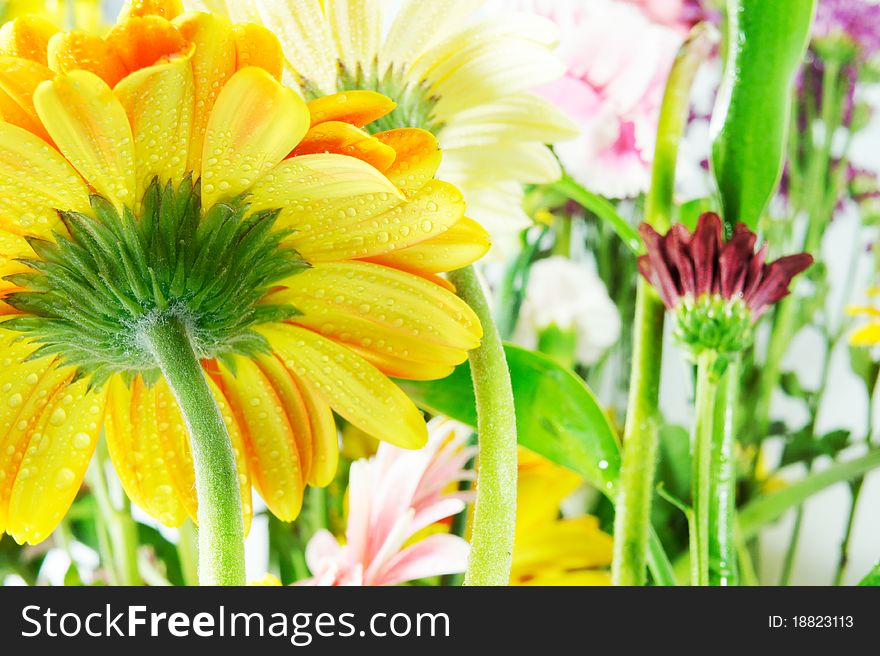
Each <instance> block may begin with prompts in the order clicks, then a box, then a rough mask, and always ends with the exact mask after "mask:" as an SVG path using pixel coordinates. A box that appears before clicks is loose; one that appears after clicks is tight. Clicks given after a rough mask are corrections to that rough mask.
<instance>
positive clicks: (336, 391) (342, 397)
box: [260, 325, 428, 449]
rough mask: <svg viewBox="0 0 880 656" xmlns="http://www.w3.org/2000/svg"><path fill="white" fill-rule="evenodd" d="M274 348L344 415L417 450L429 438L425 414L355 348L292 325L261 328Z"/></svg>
mask: <svg viewBox="0 0 880 656" xmlns="http://www.w3.org/2000/svg"><path fill="white" fill-rule="evenodd" d="M260 331H261V332H262V333H263V334H264V335H265V336H266V337H267V338H268V340H269V344H270V345H271V346H272V349H273V350H274V351H275V352H276V353H277V354H278V356H279V357H281V359H282V360H284V362H285V364H286V366H287V367H288V368H289V369H291V370H292V371H293V372H294V373H295V374H296V375H297V376H298V377H299V378H302V379H304V380H308V381H309V382H310V383H311V385H313V386H314V389H315V391H316V392H317V394H319V395H320V396H321V397H322V398H323V399H324V400H325V401H326V402H327V403H328V404H329V405H330V406H331V407H332V408H333V409H334V410H335V411H336V412H337V413H338V414H339V415H341V416H342V417H343V418H345V419H346V420H348V421H349V422H351V423H352V424H354V425H355V426H357V427H358V428H360V429H361V430H363V431H364V432H366V433H369V434H370V435H373V436H375V437H378V438H379V439H382V440H385V441H386V442H390V443H391V444H394V445H397V446H400V447H403V448H409V449H418V448H421V447H423V446H424V445H425V443H426V442H427V440H428V431H427V428H426V427H425V421H424V419H423V417H422V414H421V413H420V412H419V411H418V409H417V408H416V407H415V405H413V403H412V401H410V400H409V398H407V396H406V395H405V394H404V393H403V392H402V391H401V390H400V388H399V387H397V386H396V385H394V384H393V383H392V382H391V381H390V380H388V378H386V377H385V376H384V375H383V374H382V373H380V372H379V371H378V370H377V369H376V368H374V367H373V366H372V365H370V364H369V363H368V362H366V361H365V360H364V359H363V358H361V357H360V356H358V355H356V354H354V353H353V352H352V351H351V350H349V349H347V348H345V347H344V346H340V345H339V344H336V343H335V342H332V341H331V340H329V339H326V338H324V337H321V336H320V335H318V334H316V333H313V332H312V331H310V330H306V329H304V328H300V327H298V326H292V325H269V326H265V327H262V328H260Z"/></svg>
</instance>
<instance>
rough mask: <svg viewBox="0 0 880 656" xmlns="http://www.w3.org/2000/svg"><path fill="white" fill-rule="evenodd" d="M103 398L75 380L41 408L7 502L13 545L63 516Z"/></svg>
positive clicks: (93, 438) (90, 448) (45, 531)
mask: <svg viewBox="0 0 880 656" xmlns="http://www.w3.org/2000/svg"><path fill="white" fill-rule="evenodd" d="M67 371H68V374H72V371H71V370H70V369H69V368H68V369H67ZM106 398H107V392H106V389H102V390H89V384H88V381H86V380H80V381H78V382H76V383H73V384H68V385H64V386H62V387H61V388H59V389H58V391H57V392H56V393H55V394H54V395H53V396H52V397H51V400H50V401H49V403H48V405H47V406H46V407H45V408H44V409H43V411H42V421H41V425H40V426H39V428H38V430H37V431H35V432H34V433H33V434H31V436H30V441H29V443H28V447H27V451H26V452H25V456H24V460H22V463H21V469H20V470H19V472H18V476H17V477H16V479H15V486H14V487H13V489H12V497H11V499H10V501H9V527H8V529H7V530H8V531H9V532H10V533H12V536H13V537H14V538H15V540H16V541H17V542H19V543H21V542H25V541H27V542H38V541H40V540H41V539H42V538H44V537H45V536H47V535H49V534H50V533H51V532H52V531H54V530H55V527H56V526H57V525H58V523H59V522H60V521H61V519H62V518H63V517H64V515H65V514H66V513H67V510H68V508H70V505H71V504H72V503H73V500H74V498H76V495H77V492H79V488H80V485H81V484H82V480H83V478H84V477H85V474H86V469H87V468H88V466H89V461H90V460H91V459H92V453H93V452H94V450H95V445H96V444H97V443H98V437H99V435H100V434H101V425H102V423H103V422H102V420H103V417H104V405H105V401H106ZM25 472H28V476H27V477H25V476H24V473H25Z"/></svg>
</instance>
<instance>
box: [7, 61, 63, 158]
mask: <svg viewBox="0 0 880 656" xmlns="http://www.w3.org/2000/svg"><path fill="white" fill-rule="evenodd" d="M53 77H55V73H53V72H52V71H51V70H49V69H48V68H46V67H45V66H44V65H43V64H38V63H37V62H33V61H30V60H28V59H20V58H18V57H5V56H3V57H0V120H2V121H6V122H7V123H12V124H13V125H17V126H18V127H20V128H24V129H25V130H27V131H28V132H30V133H32V134H35V135H37V136H38V137H40V138H41V139H43V140H44V141H49V133H48V132H46V128H44V127H43V124H42V123H41V122H40V118H39V117H38V116H37V110H36V109H34V91H36V89H37V87H38V86H40V84H41V83H42V82H45V81H46V80H51V79H52V78H53Z"/></svg>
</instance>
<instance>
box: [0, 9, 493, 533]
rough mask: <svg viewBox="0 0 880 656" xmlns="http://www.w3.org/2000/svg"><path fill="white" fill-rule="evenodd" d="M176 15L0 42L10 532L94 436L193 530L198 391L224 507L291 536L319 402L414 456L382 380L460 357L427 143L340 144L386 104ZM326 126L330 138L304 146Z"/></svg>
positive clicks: (50, 518)
mask: <svg viewBox="0 0 880 656" xmlns="http://www.w3.org/2000/svg"><path fill="white" fill-rule="evenodd" d="M180 12H181V7H180V3H179V2H174V1H171V0H164V1H163V0H146V1H140V2H135V3H133V4H132V5H130V6H128V7H127V8H126V9H125V10H124V12H123V15H122V16H121V18H120V22H119V23H118V24H117V25H116V26H115V27H114V28H113V29H112V30H111V31H110V32H109V33H108V34H107V35H106V36H105V37H104V38H99V37H95V36H91V35H88V34H86V33H84V32H76V31H73V32H56V31H55V30H54V28H52V29H50V28H49V27H47V25H46V24H45V23H43V22H41V21H38V20H35V19H20V20H18V21H16V22H15V24H13V25H12V27H11V28H9V29H4V35H5V38H4V39H3V40H2V41H0V53H2V54H0V118H2V120H0V276H2V278H3V280H2V283H0V299H2V302H0V315H3V323H2V324H0V359H2V361H3V368H2V370H0V393H2V399H0V531H4V530H5V531H6V532H8V533H10V534H12V536H13V537H14V538H15V539H16V540H17V541H19V542H30V543H35V542H39V541H40V540H42V539H44V538H45V537H46V536H47V535H48V534H49V533H50V532H51V531H52V530H53V528H54V527H55V526H56V524H57V523H58V522H59V521H60V519H61V518H62V516H63V515H64V513H65V512H66V510H67V508H68V507H69V505H70V503H71V502H72V500H73V498H74V496H75V495H76V492H77V490H78V489H79V486H80V482H81V480H82V478H83V475H84V472H85V470H86V467H87V464H88V462H89V459H90V458H91V455H92V452H93V450H94V448H95V444H96V441H97V439H98V436H99V434H100V432H101V429H102V427H103V428H104V429H105V430H106V436H107V441H108V446H109V450H110V454H111V457H112V459H113V462H114V465H115V467H116V470H117V472H118V473H119V476H120V478H121V480H122V483H123V485H124V487H125V490H126V492H127V493H128V494H129V496H130V497H131V498H132V500H133V501H134V502H135V503H137V504H138V505H139V506H141V507H143V508H144V509H145V510H146V511H147V512H149V513H150V514H151V515H153V516H154V517H155V518H156V519H158V520H159V521H161V522H162V523H164V524H166V525H169V526H175V525H179V524H180V523H181V522H182V521H184V519H185V518H186V517H187V516H190V517H193V518H194V519H195V518H196V510H197V499H196V494H195V488H196V485H195V484H196V483H198V482H199V481H198V480H197V475H196V473H194V462H193V454H195V455H196V460H198V458H199V454H198V453H196V452H195V451H191V445H190V440H189V439H187V438H188V433H190V434H192V433H194V432H196V431H198V430H204V426H203V425H200V424H199V423H198V421H196V422H195V423H194V420H193V417H192V416H189V415H186V412H184V413H183V414H182V413H181V411H180V410H179V408H178V403H176V402H175V400H176V399H178V400H179V399H181V398H182V397H183V396H186V394H187V393H188V388H187V386H188V385H195V386H198V385H202V387H204V386H205V383H207V385H208V387H209V389H210V395H213V399H214V400H215V402H216V405H217V406H218V407H219V411H220V414H222V420H221V418H220V416H219V415H216V413H217V409H216V408H214V413H215V415H216V416H217V424H218V425H219V426H220V428H221V431H222V426H223V424H225V426H226V430H227V431H228V434H229V438H230V440H231V443H232V448H233V450H234V454H235V459H236V461H237V472H238V474H237V475H238V479H239V482H240V492H241V496H242V505H243V510H244V514H245V517H246V518H249V516H250V508H251V506H250V495H251V484H253V485H255V486H256V488H257V489H258V490H259V492H260V494H261V495H262V497H263V498H264V499H265V501H266V503H267V505H268V506H269V508H270V509H271V510H272V512H273V513H275V514H276V515H277V516H278V517H280V518H282V519H285V520H291V519H293V518H294V517H295V516H296V515H297V514H298V512H299V510H300V505H301V501H302V492H303V487H304V485H305V484H307V483H308V484H312V485H325V484H327V483H328V482H329V481H330V480H331V478H332V477H333V474H334V472H335V469H336V460H337V433H336V428H335V424H334V418H333V414H332V411H335V412H337V413H338V414H339V415H340V416H342V417H344V418H345V419H346V420H347V421H349V422H350V423H351V424H353V425H354V426H357V427H358V428H360V429H362V430H364V431H366V432H367V433H370V434H373V435H376V436H379V437H383V438H384V437H385V436H388V435H391V436H394V439H395V443H397V444H400V445H402V446H405V447H419V446H421V445H423V444H424V443H425V441H426V439H427V432H426V428H425V423H424V420H423V417H422V415H421V414H420V412H419V411H418V410H417V409H416V407H415V406H414V405H413V404H412V402H411V401H409V399H408V398H407V397H406V396H405V395H404V394H403V392H402V391H401V390H400V389H399V388H398V387H396V386H395V385H394V384H392V383H391V382H390V381H389V380H388V378H387V377H386V376H388V375H393V376H397V377H403V378H431V377H440V376H444V375H446V374H447V373H449V372H450V371H451V370H452V368H453V367H454V366H456V365H457V364H459V363H461V362H462V361H464V360H465V358H466V356H467V351H468V349H471V348H474V347H475V346H476V345H478V344H479V340H480V337H481V329H480V325H479V321H478V320H477V319H476V317H475V315H474V314H473V312H472V311H471V310H470V309H469V308H468V306H467V305H466V304H465V303H464V302H462V301H461V300H459V299H458V298H457V297H456V296H455V295H454V294H453V293H452V292H451V291H450V290H449V285H448V283H447V282H446V281H445V280H443V279H442V278H439V277H438V276H437V274H438V273H440V272H443V271H447V270H452V269H456V268H458V267H461V266H465V265H468V264H470V263H471V262H472V261H474V260H475V259H477V258H479V257H480V256H481V255H482V254H483V253H485V251H486V250H487V248H488V241H487V236H486V234H485V232H484V231H483V230H482V229H481V228H480V227H479V226H478V225H477V224H475V223H474V222H472V221H470V220H468V219H465V218H463V211H464V204H463V202H462V198H461V194H460V193H459V192H458V191H457V190H456V189H455V188H454V187H453V186H451V185H450V184H447V183H445V182H439V181H436V180H433V176H434V172H435V170H436V168H437V165H438V164H439V154H438V150H437V144H436V141H435V140H434V139H433V137H431V135H430V134H428V133H426V132H424V131H421V130H394V131H392V132H386V133H383V134H377V135H375V136H371V135H369V134H367V133H366V132H363V131H361V130H360V129H359V128H360V126H363V125H366V124H369V123H371V122H372V121H374V120H377V119H381V117H382V116H384V115H385V114H386V113H387V112H388V111H390V110H391V109H393V107H394V105H393V104H392V103H390V101H388V99H387V98H385V97H383V96H381V95H379V94H377V93H375V92H371V91H366V92H353V93H349V94H342V95H335V96H331V97H326V98H318V99H315V100H314V101H312V103H310V104H309V105H307V104H306V103H305V102H304V101H303V100H302V99H301V98H300V97H299V96H298V95H297V94H296V93H294V92H293V91H291V90H289V89H287V88H285V87H284V86H283V85H282V84H280V83H279V81H278V80H279V79H280V76H281V67H282V61H283V60H282V56H281V49H280V45H279V44H278V42H277V40H276V39H275V38H274V37H273V36H272V35H271V33H269V32H268V31H267V30H266V29H265V28H262V27H258V26H255V25H244V24H238V25H233V24H231V23H230V22H229V21H228V20H227V19H226V18H223V17H219V16H216V15H211V14H204V13H201V14H199V13H191V14H181V13H180ZM328 123H330V124H332V125H333V126H334V127H335V126H336V125H337V124H340V125H346V126H348V128H350V130H349V134H351V135H352V137H353V140H352V142H350V143H347V144H346V145H345V147H343V148H339V149H334V148H329V147H327V144H326V143H325V142H324V141H322V138H321V134H322V130H323V129H324V128H322V126H325V125H327V124H328ZM355 135H357V139H354V137H355ZM315 153H318V154H315ZM181 345H183V346H181ZM196 357H197V358H198V360H196ZM187 358H189V360H191V361H192V362H193V363H194V368H195V374H194V375H193V374H192V371H190V372H188V373H189V374H190V375H188V376H187V375H176V374H175V375H174V376H171V375H169V374H168V372H169V371H171V370H174V371H176V372H178V373H179V371H180V370H183V369H185V368H186V362H187ZM199 361H201V371H200V369H199ZM202 371H203V372H204V374H206V375H204V374H203V373H202ZM184 373H185V374H186V373H187V372H184ZM163 374H164V375H163ZM210 395H209V394H208V392H207V391H206V392H205V396H208V398H209V399H210ZM209 405H212V404H210V403H209ZM212 407H213V405H212ZM206 413H207V415H210V414H211V413H210V411H207V410H206ZM203 414H204V413H203ZM184 416H186V418H187V421H186V423H185V422H184ZM196 419H199V417H196ZM199 421H200V419H199ZM209 423H210V422H209ZM188 429H189V430H188ZM197 447H198V445H197V444H196V442H195V441H194V442H193V447H192V448H193V449H195V448H197ZM230 461H231V457H230ZM199 517H201V512H200V513H199ZM246 521H247V519H246Z"/></svg>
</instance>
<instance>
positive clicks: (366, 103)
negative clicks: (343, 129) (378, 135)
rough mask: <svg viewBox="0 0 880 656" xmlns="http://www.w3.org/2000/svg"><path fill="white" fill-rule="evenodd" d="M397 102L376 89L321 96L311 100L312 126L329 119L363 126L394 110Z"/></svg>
mask: <svg viewBox="0 0 880 656" xmlns="http://www.w3.org/2000/svg"><path fill="white" fill-rule="evenodd" d="M395 107H397V103H396V102H394V101H393V100H391V98H389V97H388V96H385V95H383V94H381V93H377V92H376V91H366V90H364V91H346V92H344V93H332V94H330V95H329V96H321V97H320V98H316V99H315V100H312V101H311V102H309V114H310V115H311V117H312V127H314V126H316V125H317V124H318V123H325V122H327V121H342V122H343V123H351V124H352V125H354V126H355V127H359V128H362V127H364V126H365V125H368V124H369V123H372V122H373V121H375V120H377V119H380V118H382V117H383V116H386V115H387V114H390V113H391V112H393V111H394V108H395Z"/></svg>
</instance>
